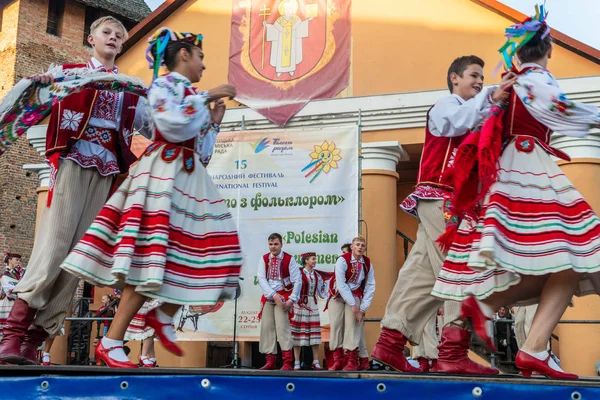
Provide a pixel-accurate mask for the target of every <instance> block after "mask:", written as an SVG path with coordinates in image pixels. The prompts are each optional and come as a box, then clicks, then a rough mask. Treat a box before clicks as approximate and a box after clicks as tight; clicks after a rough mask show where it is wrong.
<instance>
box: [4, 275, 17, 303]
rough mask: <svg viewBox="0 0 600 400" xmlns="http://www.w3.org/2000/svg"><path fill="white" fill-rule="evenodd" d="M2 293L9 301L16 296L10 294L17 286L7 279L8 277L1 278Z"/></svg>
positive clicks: (13, 281) (14, 282)
mask: <svg viewBox="0 0 600 400" xmlns="http://www.w3.org/2000/svg"><path fill="white" fill-rule="evenodd" d="M1 282H2V291H3V292H4V294H5V295H6V297H8V298H9V299H15V298H16V297H17V295H15V294H12V291H13V289H14V288H15V286H17V282H16V281H15V280H14V279H11V278H9V277H8V276H5V275H4V276H2V279H1Z"/></svg>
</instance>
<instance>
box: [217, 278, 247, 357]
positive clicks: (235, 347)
mask: <svg viewBox="0 0 600 400" xmlns="http://www.w3.org/2000/svg"><path fill="white" fill-rule="evenodd" d="M239 279H240V280H241V281H243V280H244V278H242V277H240V278H239ZM240 296H241V287H240V284H239V283H238V286H237V288H235V296H234V302H233V359H232V360H231V364H228V365H224V366H222V367H221V368H234V369H238V368H244V367H242V366H241V365H239V363H238V359H239V355H240V354H239V343H238V341H237V306H238V297H240Z"/></svg>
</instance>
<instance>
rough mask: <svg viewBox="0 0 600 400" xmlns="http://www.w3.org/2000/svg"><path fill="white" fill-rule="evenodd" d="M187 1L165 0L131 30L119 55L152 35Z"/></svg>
mask: <svg viewBox="0 0 600 400" xmlns="http://www.w3.org/2000/svg"><path fill="white" fill-rule="evenodd" d="M186 2H187V0H165V1H164V2H163V3H162V4H161V5H160V6H159V7H158V8H157V9H156V10H154V11H153V12H152V13H150V14H149V15H148V16H147V17H146V18H144V20H143V21H142V22H140V23H139V24H137V25H136V26H135V27H134V28H133V29H131V30H130V31H129V39H127V41H125V43H123V50H122V51H121V53H120V54H119V55H120V56H121V55H123V54H124V53H125V52H126V51H127V50H128V49H129V48H130V47H132V46H133V45H135V44H136V43H138V42H139V41H140V40H146V37H148V36H150V35H151V34H152V33H153V32H154V30H155V29H157V28H159V24H161V23H162V22H163V21H164V20H165V19H167V17H168V16H169V15H171V14H172V13H174V12H175V11H176V10H177V9H178V8H179V7H181V6H183V5H184V4H185V3H186Z"/></svg>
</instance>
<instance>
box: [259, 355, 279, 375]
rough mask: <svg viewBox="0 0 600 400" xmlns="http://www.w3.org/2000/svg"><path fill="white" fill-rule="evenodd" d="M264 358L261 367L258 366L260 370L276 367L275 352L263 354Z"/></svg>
mask: <svg viewBox="0 0 600 400" xmlns="http://www.w3.org/2000/svg"><path fill="white" fill-rule="evenodd" d="M265 359H266V361H267V362H266V363H265V365H264V366H263V367H262V368H259V369H260V370H261V371H270V370H272V369H277V354H265Z"/></svg>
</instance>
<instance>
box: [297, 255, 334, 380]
mask: <svg viewBox="0 0 600 400" xmlns="http://www.w3.org/2000/svg"><path fill="white" fill-rule="evenodd" d="M316 265H317V255H316V254H315V253H305V254H302V266H303V267H302V268H300V272H301V275H302V289H301V291H300V299H299V300H298V303H297V304H295V305H294V317H293V318H292V320H291V322H290V325H291V327H292V340H293V342H294V358H295V360H296V361H295V362H294V369H295V370H299V369H300V350H301V348H302V347H304V346H310V347H311V349H312V354H313V363H312V369H315V370H319V371H320V370H322V369H323V368H321V365H320V364H319V345H320V344H321V318H320V316H319V303H318V302H317V296H318V297H320V298H322V299H326V298H327V286H326V281H327V279H328V278H330V276H328V275H326V273H323V272H321V271H316V270H315V269H314V268H315V266H316Z"/></svg>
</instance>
